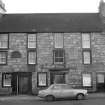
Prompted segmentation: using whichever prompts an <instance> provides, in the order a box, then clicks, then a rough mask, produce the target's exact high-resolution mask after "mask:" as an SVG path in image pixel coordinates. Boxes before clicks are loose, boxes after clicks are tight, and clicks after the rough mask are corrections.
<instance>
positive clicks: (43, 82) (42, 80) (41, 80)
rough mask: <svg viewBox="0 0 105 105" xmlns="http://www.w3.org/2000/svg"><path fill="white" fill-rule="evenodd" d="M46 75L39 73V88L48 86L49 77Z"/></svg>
mask: <svg viewBox="0 0 105 105" xmlns="http://www.w3.org/2000/svg"><path fill="white" fill-rule="evenodd" d="M46 76H47V75H46V73H38V86H46V85H47V81H46V79H47V77H46Z"/></svg>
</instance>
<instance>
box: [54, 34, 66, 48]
mask: <svg viewBox="0 0 105 105" xmlns="http://www.w3.org/2000/svg"><path fill="white" fill-rule="evenodd" d="M57 34H58V35H61V36H62V38H63V39H62V40H63V42H62V44H63V46H62V47H57V46H56V35H57ZM54 48H56V49H61V48H64V34H63V33H54Z"/></svg>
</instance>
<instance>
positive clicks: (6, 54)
mask: <svg viewBox="0 0 105 105" xmlns="http://www.w3.org/2000/svg"><path fill="white" fill-rule="evenodd" d="M0 53H5V59H6V62H5V63H0V65H7V56H8V53H7V51H0Z"/></svg>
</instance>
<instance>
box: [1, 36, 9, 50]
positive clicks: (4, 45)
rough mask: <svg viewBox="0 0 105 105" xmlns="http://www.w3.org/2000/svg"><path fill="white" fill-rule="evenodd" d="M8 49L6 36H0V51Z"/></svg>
mask: <svg viewBox="0 0 105 105" xmlns="http://www.w3.org/2000/svg"><path fill="white" fill-rule="evenodd" d="M7 48H8V34H0V49H7Z"/></svg>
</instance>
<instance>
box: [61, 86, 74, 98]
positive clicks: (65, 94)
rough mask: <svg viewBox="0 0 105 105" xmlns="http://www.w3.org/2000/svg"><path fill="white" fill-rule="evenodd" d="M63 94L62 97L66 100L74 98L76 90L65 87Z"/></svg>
mask: <svg viewBox="0 0 105 105" xmlns="http://www.w3.org/2000/svg"><path fill="white" fill-rule="evenodd" d="M61 93H62V96H63V97H64V98H66V97H73V96H74V89H72V88H69V87H67V86H65V87H64V88H63V89H62V91H61Z"/></svg>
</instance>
